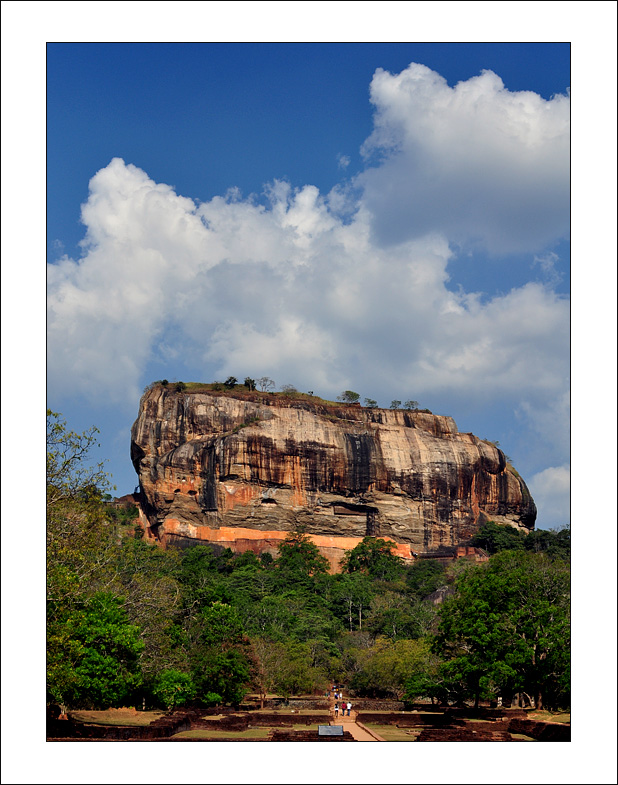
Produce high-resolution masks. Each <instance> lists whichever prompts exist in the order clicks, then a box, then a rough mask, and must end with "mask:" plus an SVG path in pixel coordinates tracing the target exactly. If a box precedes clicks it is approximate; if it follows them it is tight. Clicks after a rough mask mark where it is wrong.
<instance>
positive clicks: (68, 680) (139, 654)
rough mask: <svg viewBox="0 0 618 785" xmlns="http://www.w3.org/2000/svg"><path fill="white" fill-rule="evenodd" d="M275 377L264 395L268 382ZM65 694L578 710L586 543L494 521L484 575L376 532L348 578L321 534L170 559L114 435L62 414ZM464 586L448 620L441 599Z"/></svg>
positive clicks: (56, 592)
mask: <svg viewBox="0 0 618 785" xmlns="http://www.w3.org/2000/svg"><path fill="white" fill-rule="evenodd" d="M260 381H262V383H263V380H258V381H257V382H256V384H258V385H259V384H260ZM48 439H49V441H48V461H47V484H48V508H47V544H48V548H47V643H48V656H47V690H48V699H49V700H50V701H54V702H57V703H60V704H63V705H65V706H70V707H71V708H108V707H109V706H120V705H131V704H133V703H135V704H138V705H141V704H142V702H145V703H146V704H148V705H151V706H160V707H162V708H174V707H178V706H182V705H186V704H188V703H193V704H198V705H201V706H211V705H213V704H228V705H238V703H239V702H240V701H241V700H242V699H243V696H244V695H245V693H246V692H247V691H249V690H252V691H255V692H257V693H258V694H259V695H260V696H262V699H264V698H265V695H266V693H268V692H271V691H275V692H277V693H279V694H281V695H283V696H284V697H290V696H291V695H293V694H298V693H302V692H313V691H316V690H322V689H324V688H325V686H326V685H328V684H329V683H331V684H332V683H333V682H337V683H340V684H341V683H344V684H346V685H347V686H348V688H349V689H350V690H354V691H355V693H356V694H357V695H359V696H362V695H367V696H375V697H391V698H397V699H402V698H406V699H408V700H414V699H417V698H419V697H425V698H432V699H434V700H441V701H446V700H448V701H451V702H453V701H455V702H456V701H459V700H467V699H470V698H476V699H480V698H492V697H496V696H497V695H501V696H503V697H504V698H505V699H508V696H509V695H512V694H516V693H524V692H525V693H527V694H528V695H530V696H532V697H533V698H534V699H535V700H536V703H537V705H539V706H540V705H547V706H550V707H565V706H567V705H568V702H569V654H568V652H569V604H568V603H569V564H568V554H569V553H570V536H569V535H570V533H569V531H568V530H560V531H558V532H542V531H539V532H533V533H531V534H529V535H527V536H526V535H521V534H520V533H519V532H515V534H513V532H510V531H508V529H505V527H497V526H496V525H495V524H492V525H491V526H490V525H489V524H487V525H486V526H485V527H483V529H481V531H480V532H479V535H480V536H482V537H484V538H485V539H484V540H483V541H484V543H485V545H486V546H487V549H488V550H490V551H494V550H495V551H497V552H496V553H495V554H493V555H491V558H490V560H489V561H488V562H487V563H486V564H482V565H465V563H462V562H461V561H459V562H454V563H453V564H452V565H449V566H446V567H445V565H443V564H442V563H440V562H437V561H432V560H419V561H416V562H414V563H413V564H410V565H406V564H404V563H403V562H402V560H401V559H399V558H398V557H397V556H396V555H395V554H394V553H393V543H392V542H390V541H388V540H384V539H381V538H379V537H365V538H364V539H363V540H362V541H361V542H360V543H359V544H358V545H357V546H356V547H355V548H353V549H351V550H350V551H349V552H348V553H347V554H346V558H345V559H344V560H343V562H342V564H341V568H342V571H341V572H339V573H336V574H331V573H330V572H329V563H328V561H327V560H326V559H325V558H324V557H323V556H322V555H321V553H320V551H319V550H318V548H317V547H316V546H315V544H314V543H313V542H312V540H311V538H310V537H309V536H307V534H306V533H305V532H303V531H300V530H299V531H293V532H290V533H289V534H288V536H287V537H286V539H285V541H284V542H282V543H281V544H280V545H279V547H278V549H277V551H276V552H275V551H273V553H272V554H271V553H263V554H262V555H261V556H259V557H258V556H257V555H256V554H254V553H252V552H251V551H247V552H245V553H233V552H232V551H231V550H229V549H221V548H218V549H217V548H213V547H211V546H205V545H199V544H198V545H195V546H192V547H189V548H187V549H186V550H174V549H168V550H163V549H161V548H158V547H157V546H156V545H153V544H151V543H149V542H145V541H144V540H142V539H141V538H140V536H139V534H140V533H141V529H137V528H136V526H135V520H134V518H133V517H132V515H134V514H135V511H131V510H126V511H125V512H123V513H122V514H121V513H119V512H118V511H117V510H116V508H115V507H114V505H113V504H110V503H109V498H110V497H109V494H108V493H107V491H108V487H109V486H108V485H107V478H106V475H105V472H104V471H103V466H102V464H97V465H95V466H92V465H91V461H89V458H90V451H91V449H92V447H93V446H94V444H95V439H96V429H90V430H88V431H85V432H84V433H83V434H77V433H74V432H72V431H70V430H69V429H68V428H67V426H66V423H65V422H64V420H63V419H62V418H61V416H60V415H58V414H55V413H53V412H49V413H48ZM441 587H446V588H447V594H450V597H448V598H447V599H446V600H445V601H444V603H443V604H442V605H441V606H440V608H439V609H436V607H435V606H434V605H433V603H432V602H431V600H430V599H427V598H428V597H429V595H431V594H432V593H433V592H435V590H436V589H438V588H441Z"/></svg>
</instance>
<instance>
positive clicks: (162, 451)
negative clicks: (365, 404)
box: [131, 385, 536, 566]
mask: <svg viewBox="0 0 618 785" xmlns="http://www.w3.org/2000/svg"><path fill="white" fill-rule="evenodd" d="M315 400H319V399H315ZM131 458H132V460H133V465H134V466H135V470H136V471H137V473H138V475H139V482H140V487H141V494H140V501H141V508H142V521H143V524H144V527H145V529H146V531H147V534H148V536H150V537H154V538H155V539H157V540H159V541H161V542H162V543H164V544H169V543H172V542H174V541H176V542H178V543H179V544H180V543H182V541H183V540H184V541H187V540H188V541H196V540H199V541H202V542H205V543H212V544H218V545H222V546H225V547H231V548H232V549H233V550H237V551H243V550H247V549H251V550H254V551H256V552H261V551H271V552H273V553H274V552H275V551H276V546H277V545H278V543H279V542H280V541H281V540H282V539H284V538H285V536H286V533H287V532H289V531H291V530H294V529H296V528H297V527H299V526H301V527H303V528H304V530H305V531H306V533H307V534H309V535H310V536H311V537H312V539H313V540H314V542H316V544H317V545H318V547H319V548H320V550H321V551H322V552H323V553H324V555H326V556H327V557H328V558H329V559H330V561H331V564H332V565H333V566H336V564H337V563H338V561H339V560H340V558H341V556H342V555H343V552H344V550H346V549H350V548H352V547H354V545H356V544H357V543H358V542H359V541H360V540H361V539H362V538H363V537H365V536H367V535H372V536H379V537H383V538H387V539H391V540H393V541H394V542H395V543H396V545H397V552H398V553H399V554H400V555H401V556H402V557H404V558H408V559H410V558H413V553H414V552H417V553H418V552H423V551H424V552H427V551H432V550H436V549H438V548H439V547H440V546H452V545H456V544H457V543H459V542H461V541H464V540H466V539H468V538H469V537H470V536H471V535H472V534H474V532H475V531H476V530H477V528H478V527H479V526H480V525H481V524H482V523H484V522H485V521H487V520H493V521H496V523H503V524H510V525H512V526H515V527H517V528H522V529H530V528H532V527H533V526H534V521H535V518H536V508H535V505H534V502H533V500H532V498H531V496H530V493H529V491H528V489H527V487H526V485H525V483H524V482H523V480H522V479H521V478H520V477H519V475H518V474H517V473H516V472H515V471H514V470H513V469H512V468H511V467H509V466H507V464H506V461H505V458H504V455H503V453H502V452H501V451H500V450H499V449H497V448H496V447H495V446H494V445H493V444H490V443H487V442H485V441H482V440H481V439H478V438H477V437H476V436H473V435H472V434H470V433H459V432H458V430H457V426H456V425H455V423H454V421H453V420H452V419H451V418H450V417H442V416H437V415H433V414H429V413H426V412H421V411H402V410H394V411H392V410H385V409H365V408H361V407H360V406H358V405H352V406H343V405H337V406H329V405H326V404H324V403H323V402H317V403H314V402H313V401H312V400H310V399H306V400H294V399H290V398H286V397H285V396H283V395H274V394H268V393H256V392H255V393H248V392H247V393H244V394H243V393H237V394H235V393H234V392H232V393H216V392H203V391H202V392H190V391H189V392H187V391H182V392H177V391H176V390H173V389H168V388H166V387H165V388H164V387H162V386H160V385H158V386H155V387H154V388H152V389H151V390H149V391H148V392H146V393H145V394H144V396H143V397H142V400H141V403H140V412H139V416H138V419H137V420H136V422H135V423H134V425H133V428H132V432H131Z"/></svg>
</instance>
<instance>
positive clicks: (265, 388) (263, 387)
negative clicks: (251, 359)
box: [256, 376, 275, 392]
mask: <svg viewBox="0 0 618 785" xmlns="http://www.w3.org/2000/svg"><path fill="white" fill-rule="evenodd" d="M256 384H257V386H258V388H259V389H260V391H261V392H272V391H273V390H274V389H275V383H274V381H273V380H272V379H271V378H270V377H269V376H260V378H259V379H258V380H257V381H256Z"/></svg>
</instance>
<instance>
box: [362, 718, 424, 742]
mask: <svg viewBox="0 0 618 785" xmlns="http://www.w3.org/2000/svg"><path fill="white" fill-rule="evenodd" d="M363 725H365V727H367V728H371V730H372V731H374V732H375V733H377V734H378V736H381V737H382V738H383V739H384V741H416V739H417V738H418V736H419V734H420V732H421V731H422V730H423V729H422V728H398V727H397V726H396V725H374V723H366V722H364V723H363Z"/></svg>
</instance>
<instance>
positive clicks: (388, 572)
mask: <svg viewBox="0 0 618 785" xmlns="http://www.w3.org/2000/svg"><path fill="white" fill-rule="evenodd" d="M393 547H394V545H393V543H391V542H388V541H387V540H381V539H379V538H376V537H364V538H363V540H362V541H361V542H359V544H358V545H357V546H356V547H355V548H353V549H352V550H351V551H346V555H345V557H344V559H343V561H342V562H341V567H342V569H343V570H344V572H350V573H351V572H357V571H361V572H364V573H365V574H367V575H369V576H371V577H372V578H379V579H380V580H394V579H396V578H399V577H400V576H401V575H402V574H403V572H404V569H405V568H404V566H403V564H402V562H401V560H400V559H399V557H397V556H395V555H394V554H393V553H392V550H393Z"/></svg>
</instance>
